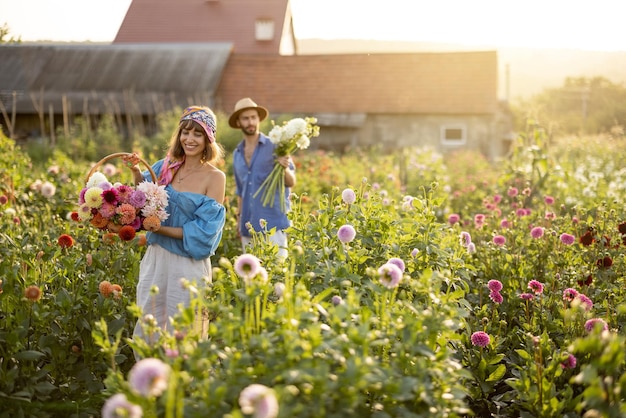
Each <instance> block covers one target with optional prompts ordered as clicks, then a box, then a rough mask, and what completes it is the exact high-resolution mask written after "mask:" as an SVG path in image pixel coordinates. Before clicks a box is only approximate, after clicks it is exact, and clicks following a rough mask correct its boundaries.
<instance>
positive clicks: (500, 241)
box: [493, 235, 506, 247]
mask: <svg viewBox="0 0 626 418" xmlns="http://www.w3.org/2000/svg"><path fill="white" fill-rule="evenodd" d="M493 243H494V244H496V245H497V246H499V247H502V246H503V245H504V244H506V238H504V237H503V236H502V235H496V236H495V237H493Z"/></svg>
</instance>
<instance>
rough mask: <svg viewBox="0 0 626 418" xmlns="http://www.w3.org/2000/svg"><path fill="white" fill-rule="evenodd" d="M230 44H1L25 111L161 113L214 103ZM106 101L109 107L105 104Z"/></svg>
mask: <svg viewBox="0 0 626 418" xmlns="http://www.w3.org/2000/svg"><path fill="white" fill-rule="evenodd" d="M231 49H232V44H230V43H220V42H211V43H185V44H175V43H170V44H149V45H147V44H120V45H105V44H102V45H100V44H97V45H94V44H53V45H51V44H17V45H13V44H7V45H1V46H0V98H1V99H2V102H3V104H4V105H5V107H6V108H7V109H13V92H15V97H16V102H15V104H16V106H15V108H16V110H17V111H18V112H19V113H34V112H35V105H34V103H33V102H40V101H41V102H42V103H44V105H45V111H46V112H47V111H48V108H49V106H53V107H54V109H56V111H57V112H58V111H59V109H61V108H62V107H63V106H64V105H63V102H64V101H65V106H71V108H72V109H74V110H77V109H85V107H84V106H85V105H86V104H87V105H88V106H89V107H88V110H89V112H90V113H100V112H102V111H104V110H105V109H108V110H110V106H113V107H114V108H115V109H117V110H119V111H132V112H136V113H148V114H151V113H155V112H159V111H162V110H166V109H169V108H171V107H173V106H185V105H187V104H189V103H190V102H195V103H208V104H210V103H211V99H212V97H213V95H214V94H215V90H216V88H217V85H218V83H219V80H220V77H221V76H222V73H223V69H224V66H225V64H226V62H227V60H228V57H229V56H230V53H231ZM103 107H104V108H103Z"/></svg>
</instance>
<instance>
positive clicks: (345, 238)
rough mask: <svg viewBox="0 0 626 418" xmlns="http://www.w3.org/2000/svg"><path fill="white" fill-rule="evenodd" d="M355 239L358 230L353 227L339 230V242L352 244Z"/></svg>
mask: <svg viewBox="0 0 626 418" xmlns="http://www.w3.org/2000/svg"><path fill="white" fill-rule="evenodd" d="M354 237H356V230H355V229H354V227H353V226H352V225H349V224H346V225H342V226H341V227H340V228H339V229H338V230H337V238H339V241H341V242H343V243H344V244H347V243H349V242H352V240H354Z"/></svg>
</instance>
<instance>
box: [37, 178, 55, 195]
mask: <svg viewBox="0 0 626 418" xmlns="http://www.w3.org/2000/svg"><path fill="white" fill-rule="evenodd" d="M56 191H57V188H56V187H55V186H54V184H52V183H50V182H49V181H46V182H44V183H42V184H41V189H40V192H41V195H42V196H43V197H45V198H46V199H50V198H51V197H52V196H54V194H55V193H56Z"/></svg>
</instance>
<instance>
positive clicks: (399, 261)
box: [387, 257, 406, 272]
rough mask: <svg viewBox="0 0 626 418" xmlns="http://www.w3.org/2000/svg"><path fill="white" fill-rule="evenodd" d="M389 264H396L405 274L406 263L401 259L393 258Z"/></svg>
mask: <svg viewBox="0 0 626 418" xmlns="http://www.w3.org/2000/svg"><path fill="white" fill-rule="evenodd" d="M387 262H388V263H391V264H395V265H396V266H398V268H399V269H400V271H402V272H404V270H405V269H406V266H405V265H404V261H402V259H401V258H398V257H391V258H390V259H389V260H387Z"/></svg>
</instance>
